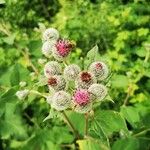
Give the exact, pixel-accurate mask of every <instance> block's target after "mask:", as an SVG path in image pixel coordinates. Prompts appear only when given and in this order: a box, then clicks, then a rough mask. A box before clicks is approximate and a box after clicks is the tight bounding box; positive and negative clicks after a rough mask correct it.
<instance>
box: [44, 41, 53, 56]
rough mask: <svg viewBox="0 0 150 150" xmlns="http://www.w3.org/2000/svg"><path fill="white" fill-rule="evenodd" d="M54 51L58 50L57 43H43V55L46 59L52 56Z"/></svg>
mask: <svg viewBox="0 0 150 150" xmlns="http://www.w3.org/2000/svg"><path fill="white" fill-rule="evenodd" d="M53 49H56V47H55V42H50V41H46V42H45V43H43V46H42V53H43V54H44V55H45V56H46V57H50V56H51V54H52V51H53Z"/></svg>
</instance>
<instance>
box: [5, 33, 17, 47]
mask: <svg viewBox="0 0 150 150" xmlns="http://www.w3.org/2000/svg"><path fill="white" fill-rule="evenodd" d="M15 38H16V34H11V35H10V36H8V37H5V38H3V41H4V42H5V43H7V44H9V45H12V44H14V41H15Z"/></svg>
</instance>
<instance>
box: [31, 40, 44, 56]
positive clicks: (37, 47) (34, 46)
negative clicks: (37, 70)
mask: <svg viewBox="0 0 150 150" xmlns="http://www.w3.org/2000/svg"><path fill="white" fill-rule="evenodd" d="M28 47H29V50H30V52H31V54H32V55H34V56H36V57H41V56H42V53H41V47H42V42H41V40H32V41H30V43H29V46H28Z"/></svg>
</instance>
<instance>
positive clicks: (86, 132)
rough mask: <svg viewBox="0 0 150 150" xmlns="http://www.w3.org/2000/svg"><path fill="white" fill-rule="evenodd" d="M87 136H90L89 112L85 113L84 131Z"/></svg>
mask: <svg viewBox="0 0 150 150" xmlns="http://www.w3.org/2000/svg"><path fill="white" fill-rule="evenodd" d="M84 135H85V137H86V136H88V113H86V114H85V131H84Z"/></svg>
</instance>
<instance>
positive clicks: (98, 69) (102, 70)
mask: <svg viewBox="0 0 150 150" xmlns="http://www.w3.org/2000/svg"><path fill="white" fill-rule="evenodd" d="M89 71H90V72H91V73H93V74H94V75H95V77H96V78H97V79H98V80H104V79H106V78H107V77H108V74H109V71H108V67H107V65H106V64H105V63H103V62H100V61H97V62H93V63H92V64H91V65H90V67H89Z"/></svg>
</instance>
